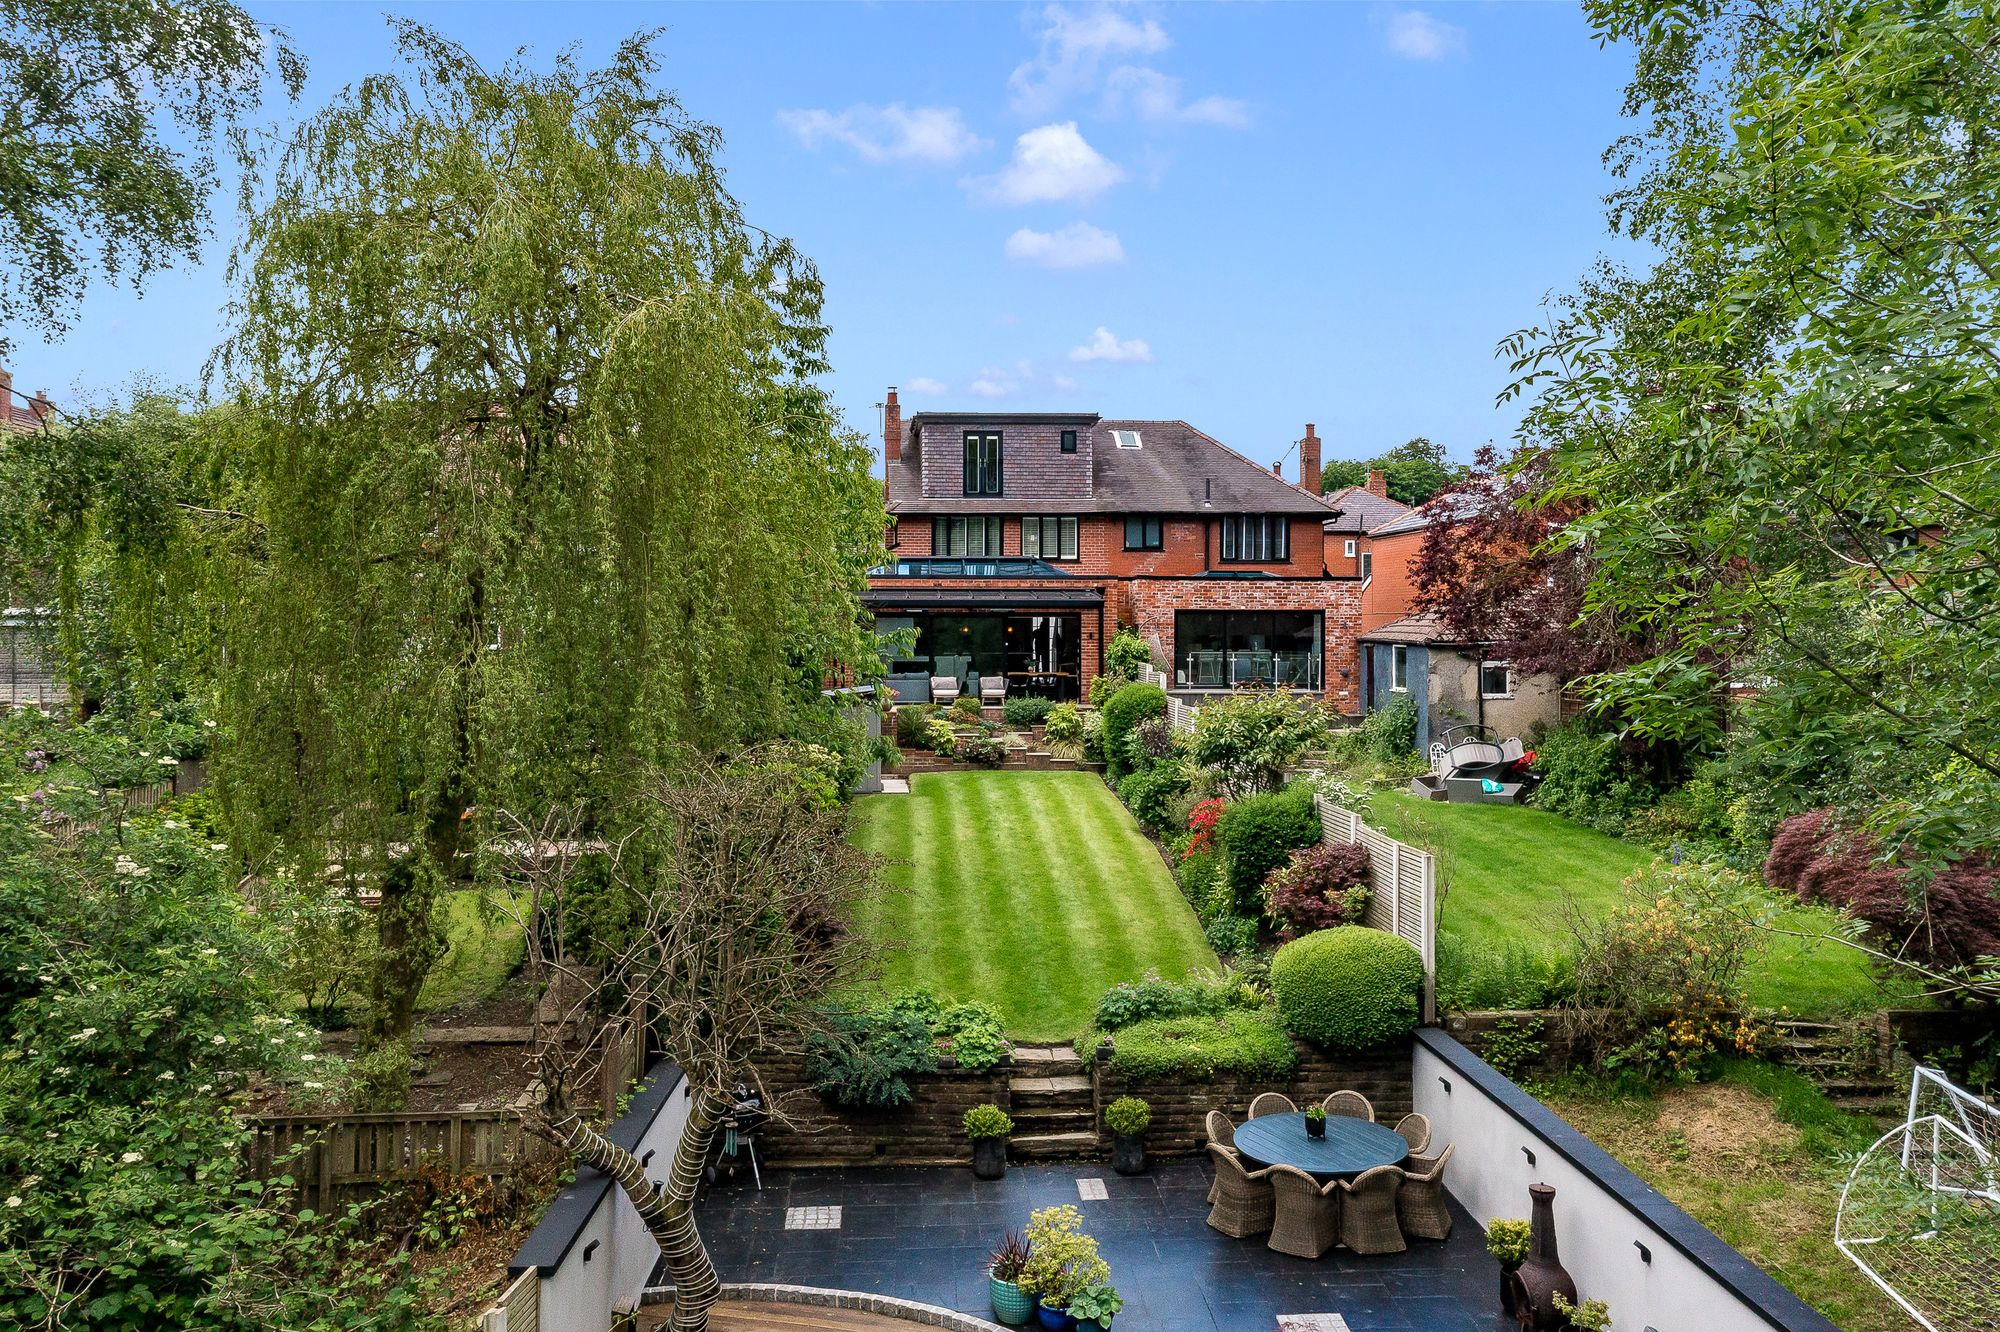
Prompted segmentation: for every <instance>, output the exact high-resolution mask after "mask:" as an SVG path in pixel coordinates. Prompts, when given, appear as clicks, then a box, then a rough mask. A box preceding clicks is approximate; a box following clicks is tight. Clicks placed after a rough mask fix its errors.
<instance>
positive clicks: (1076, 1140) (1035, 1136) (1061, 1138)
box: [1007, 1133, 1098, 1161]
mask: <svg viewBox="0 0 2000 1332" xmlns="http://www.w3.org/2000/svg"><path fill="white" fill-rule="evenodd" d="M1007 1146H1008V1149H1009V1152H1010V1154H1011V1155H1012V1156H1013V1157H1014V1158H1015V1159H1016V1160H1021V1161H1048V1160H1053V1159H1055V1158H1057V1157H1065V1156H1095V1155H1097V1152H1098V1146H1097V1135H1096V1134H1095V1133H1030V1134H1025V1135H1017V1136H1015V1137H1013V1138H1011V1139H1009V1140H1008V1143H1007Z"/></svg>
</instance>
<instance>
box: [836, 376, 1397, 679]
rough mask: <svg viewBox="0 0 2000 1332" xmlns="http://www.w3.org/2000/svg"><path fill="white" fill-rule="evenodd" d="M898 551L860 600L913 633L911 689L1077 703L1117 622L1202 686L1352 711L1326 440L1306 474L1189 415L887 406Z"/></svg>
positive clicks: (1347, 590)
mask: <svg viewBox="0 0 2000 1332" xmlns="http://www.w3.org/2000/svg"><path fill="white" fill-rule="evenodd" d="M883 446H884V449H883V451H884V455H885V471H886V480H885V487H886V490H887V496H888V506H889V513H890V518H891V522H892V524H893V527H892V531H891V533H890V537H889V544H890V552H891V554H892V555H893V556H894V557H895V558H894V560H893V562H892V563H890V564H888V565H885V566H884V567H883V568H881V569H879V570H877V571H876V572H875V574H874V575H873V576H872V577H871V579H870V580H869V581H870V587H869V591H868V592H867V594H866V596H865V600H866V602H867V604H868V606H869V608H870V609H871V610H872V611H873V612H874V614H875V617H876V625H877V627H878V628H879V629H881V630H884V631H888V630H893V629H914V630H916V632H917V642H916V646H915V648H914V650H913V651H912V652H911V653H910V655H908V656H904V657H901V658H899V659H898V660H897V661H896V662H895V663H894V664H893V666H892V675H891V686H892V688H894V689H895V690H896V691H897V694H898V696H899V697H903V698H909V697H912V696H915V697H924V696H926V692H925V691H927V689H928V685H927V683H926V680H927V677H929V676H931V675H952V676H956V677H958V678H959V679H960V680H961V681H964V682H966V683H967V685H968V686H970V685H971V682H973V681H974V680H975V679H976V678H977V677H980V676H989V675H1002V674H1004V675H1005V676H1007V677H1008V681H1009V690H1010V692H1014V693H1035V694H1046V695H1051V696H1054V697H1058V698H1076V697H1079V696H1080V695H1081V694H1083V693H1084V691H1086V690H1087V689H1088V687H1089V683H1090V680H1091V679H1092V678H1093V677H1094V676H1096V675H1098V674H1099V673H1100V672H1101V671H1102V669H1103V664H1104V658H1103V653H1104V645H1105V643H1106V641H1107V640H1108V638H1109V636H1110V635H1111V634H1112V633H1113V632H1114V631H1115V630H1116V629H1117V628H1118V626H1120V625H1131V626H1133V627H1135V628H1136V629H1137V630H1138V632H1139V633H1140V635H1141V636H1142V637H1144V638H1145V639H1146V641H1147V642H1148V643H1149V644H1150V645H1151V646H1152V647H1153V648H1154V649H1155V651H1156V652H1157V653H1158V654H1159V657H1160V659H1161V660H1163V661H1166V662H1168V663H1170V671H1171V675H1172V679H1173V687H1174V688H1175V689H1176V690H1177V691H1187V692H1189V693H1191V694H1193V693H1199V692H1201V691H1206V690H1224V689H1229V688H1231V687H1234V686H1237V685H1245V684H1252V683H1256V684H1266V685H1275V686H1277V687H1281V688H1287V689H1296V690H1300V691H1303V692H1310V693H1316V694H1320V695H1322V696H1323V697H1324V698H1325V699H1326V700H1327V701H1328V702H1329V703H1331V704H1333V705H1334V706H1335V707H1337V708H1339V709H1340V710H1341V711H1343V712H1350V713H1351V712H1355V711H1358V709H1359V705H1360V692H1359V688H1358V684H1357V681H1356V677H1355V671H1356V657H1355V639H1356V636H1357V634H1358V632H1359V625H1360V608H1361V582H1362V580H1361V577H1360V574H1359V572H1358V571H1357V569H1356V568H1355V567H1354V565H1353V563H1352V562H1351V561H1349V562H1347V563H1346V564H1345V565H1342V566H1340V567H1333V568H1329V561H1328V559H1327V548H1326V544H1325V541H1326V532H1325V524H1326V522H1327V521H1328V519H1329V518H1333V517H1337V516H1338V510H1337V508H1336V506H1332V505H1329V504H1328V502H1327V500H1326V499H1325V498H1324V497H1323V496H1321V495H1320V494H1319V493H1318V490H1319V439H1318V437H1317V436H1316V435H1315V434H1314V433H1313V430H1312V427H1311V426H1308V427H1306V437H1305V439H1303V440H1301V441H1300V445H1299V461H1300V468H1301V472H1300V475H1301V477H1302V478H1303V483H1302V484H1299V485H1294V484H1292V483H1290V482H1288V481H1286V480H1285V479H1284V477H1283V476H1282V474H1280V473H1279V471H1278V468H1277V467H1276V466H1275V465H1274V466H1273V467H1272V468H1271V469H1270V470H1269V471H1266V470H1265V469H1264V468H1262V467H1260V466H1258V465H1257V464H1256V463H1255V462H1252V461H1251V460H1250V459H1248V458H1246V457H1244V456H1243V455H1242V454H1240V453H1237V452H1236V451H1235V450H1233V449H1231V448H1229V447H1228V446H1226V445H1224V444H1222V443H1221V442H1220V441H1218V440H1216V439H1214V438H1212V437H1210V436H1208V435H1206V434H1203V433H1202V432H1201V431H1199V430H1197V429H1195V428H1194V427H1193V426H1191V425H1188V424H1187V423H1186V422H1184V421H1107V420H1104V419H1102V418H1100V417H1098V416H1097V415H1096V414H1094V413H1061V412H1048V413H1041V412H975V413H967V412H920V413H917V414H916V415H914V416H912V417H910V418H909V419H908V420H907V421H905V419H904V418H903V415H902V409H901V407H900V406H899V405H898V403H897V400H896V392H895V390H894V389H891V390H890V391H889V396H888V401H887V403H886V404H885V408H884V414H883Z"/></svg>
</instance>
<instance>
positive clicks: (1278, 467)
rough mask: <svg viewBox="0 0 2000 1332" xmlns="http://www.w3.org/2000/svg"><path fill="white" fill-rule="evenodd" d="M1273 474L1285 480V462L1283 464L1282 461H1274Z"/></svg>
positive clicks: (1272, 465)
mask: <svg viewBox="0 0 2000 1332" xmlns="http://www.w3.org/2000/svg"><path fill="white" fill-rule="evenodd" d="M1271 475H1272V476H1275V477H1277V478H1278V479H1279V480H1280V481H1282V480H1284V479H1285V468H1284V464H1282V463H1272V464H1271Z"/></svg>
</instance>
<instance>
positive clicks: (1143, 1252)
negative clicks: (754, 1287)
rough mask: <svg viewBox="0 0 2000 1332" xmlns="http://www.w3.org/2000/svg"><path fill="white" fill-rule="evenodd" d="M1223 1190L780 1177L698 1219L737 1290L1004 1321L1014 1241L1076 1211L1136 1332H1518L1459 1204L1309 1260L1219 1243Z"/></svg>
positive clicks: (1044, 1169) (1178, 1171)
mask: <svg viewBox="0 0 2000 1332" xmlns="http://www.w3.org/2000/svg"><path fill="white" fill-rule="evenodd" d="M1079 1180H1102V1181H1103V1183H1104V1193H1105V1197H1104V1199H1103V1200H1102V1201H1086V1200H1084V1199H1083V1197H1082V1196H1081V1194H1080V1192H1079V1190H1078V1187H1077V1181H1079ZM1208 1184H1209V1172H1208V1166H1207V1163H1206V1162H1205V1161H1201V1160H1173V1161H1158V1162H1155V1163H1154V1164H1153V1167H1152V1170H1151V1172H1150V1173H1148V1174H1146V1175H1141V1176H1137V1177H1134V1178H1126V1177H1124V1176H1121V1175H1117V1174H1114V1173H1113V1172H1112V1170H1111V1168H1110V1167H1109V1166H1108V1165H1096V1164H1092V1165H1047V1166H1014V1167H1011V1168H1009V1170H1008V1171H1007V1176H1006V1178H1005V1179H1001V1180H995V1181H982V1180H976V1179H974V1178H973V1177H972V1172H971V1171H970V1170H968V1169H965V1168H963V1167H959V1168H951V1167H937V1168H927V1167H908V1168H898V1167H876V1168H857V1169H845V1170H836V1169H824V1170H766V1171H765V1172H764V1189H763V1192H761V1193H759V1192H758V1191H757V1190H756V1188H755V1187H754V1185H753V1184H752V1183H751V1180H750V1174H749V1172H748V1171H747V1170H743V1171H739V1172H738V1173H737V1177H736V1178H735V1179H734V1180H729V1179H723V1180H719V1181H718V1182H717V1183H716V1184H715V1185H714V1186H713V1187H712V1188H711V1189H710V1190H709V1191H708V1193H707V1194H705V1195H704V1197H703V1199H702V1201H701V1203H700V1208H699V1212H698V1218H699V1222H700V1225H701V1231H702V1234H703V1236H704V1237H705V1238H706V1239H707V1240H708V1244H709V1251H710V1252H711V1253H712V1254H713V1255H714V1256H715V1262H716V1266H717V1267H718V1268H719V1269H720V1271H721V1274H722V1279H723V1280H724V1281H728V1282H780V1283H788V1284H797V1285H808V1286H829V1287H835V1288H839V1289H844V1290H859V1291H868V1292H871V1293H875V1294H881V1295H895V1296H900V1297H902V1298H904V1299H913V1300H921V1301H924V1302H926V1303H930V1304H940V1305H945V1306H947V1307H949V1308H953V1309H958V1310H962V1311H964V1312H967V1313H974V1314H978V1315H980V1316H982V1317H986V1318H991V1317H992V1306H991V1304H990V1303H989V1301H988V1298H987V1285H986V1275H985V1268H986V1256H987V1254H988V1253H989V1252H990V1251H991V1250H992V1248H993V1246H994V1245H995V1244H997V1243H998V1242H999V1240H1000V1235H1001V1232H1002V1231H1003V1230H1008V1229H1014V1230H1019V1229H1022V1228H1023V1227H1025V1226H1026V1224H1027V1221H1028V1213H1029V1212H1030V1211H1031V1210H1033V1209H1034V1208H1037V1207H1047V1206H1051V1205H1053V1204H1056V1203H1074V1204H1075V1205H1076V1206H1077V1208H1078V1209H1079V1210H1080V1211H1081V1212H1082V1213H1083V1218H1084V1229H1085V1230H1087V1231H1089V1232H1090V1233H1091V1234H1092V1235H1095V1236H1096V1237H1097V1241H1098V1245H1099V1248H1100V1250H1101V1251H1102V1253H1103V1255H1104V1258H1105V1260H1106V1261H1107V1262H1109V1263H1110V1264H1111V1280H1112V1284H1113V1285H1115V1286H1117V1287H1118V1290H1119V1293H1120V1294H1122V1295H1123V1296H1124V1297H1125V1311H1124V1313H1123V1314H1121V1315H1120V1316H1119V1318H1118V1327H1119V1328H1120V1329H1121V1330H1122V1332H1142V1330H1143V1329H1158V1330H1160V1332H1183V1330H1187V1332H1276V1329H1277V1326H1278V1318H1279V1316H1281V1315H1298V1314H1339V1315H1340V1316H1341V1317H1342V1318H1344V1319H1345V1320H1346V1325H1347V1327H1349V1328H1350V1329H1352V1332H1372V1330H1374V1329H1382V1330H1384V1332H1503V1330H1504V1329H1508V1328H1510V1327H1511V1326H1512V1325H1511V1324H1510V1323H1509V1322H1507V1321H1506V1320H1505V1319H1503V1318H1502V1317H1501V1316H1500V1308H1499V1304H1500V1301H1499V1287H1500V1268H1499V1264H1497V1263H1495V1262H1494V1261H1493V1259H1492V1258H1490V1257H1488V1256H1487V1254H1486V1250H1485V1246H1484V1242H1483V1235H1482V1232H1481V1229H1480V1227H1479V1225H1478V1224H1477V1223H1476V1222H1474V1221H1473V1220H1472V1219H1471V1218H1470V1217H1468V1216H1467V1215H1466V1214H1465V1213H1464V1211H1463V1210H1462V1209H1460V1208H1459V1207H1458V1205H1457V1204H1456V1203H1454V1204H1452V1213H1453V1216H1454V1219H1455V1224H1454V1225H1453V1227H1452V1233H1451V1238H1450V1239H1449V1240H1446V1241H1444V1242H1442V1243H1440V1242H1438V1241H1435V1240H1413V1241H1411V1245H1410V1248H1409V1249H1408V1250H1407V1251H1406V1252H1403V1253H1398V1254H1387V1255H1382V1256H1376V1257H1365V1256H1362V1255H1360V1254H1354V1253H1350V1252H1348V1251H1347V1250H1346V1249H1340V1248H1336V1249H1333V1250H1331V1251H1329V1252H1328V1253H1327V1254H1326V1255H1325V1256H1324V1257H1322V1258H1320V1259H1318V1260H1307V1259H1301V1258H1293V1257H1289V1256H1287V1255H1285V1254H1280V1253H1273V1252H1271V1250H1270V1249H1268V1248H1266V1247H1265V1245H1264V1241H1263V1239H1262V1238H1261V1237H1260V1238H1258V1239H1252V1240H1234V1239H1230V1238H1229V1237H1228V1236H1226V1235H1222V1234H1220V1233H1218V1232H1216V1231H1213V1230H1210V1229H1209V1228H1208V1226H1207V1224H1206V1218H1207V1216H1208V1206H1207V1204H1206V1203H1205V1202H1204V1201H1203V1199H1204V1197H1205V1196H1206V1194H1207V1192H1208ZM1089 1191H1090V1192H1095V1189H1091V1190H1089ZM835 1207H838V1208H839V1209H840V1211H839V1228H838V1229H799V1228H792V1229H787V1228H786V1218H787V1214H788V1212H789V1213H791V1214H792V1215H793V1216H794V1218H795V1220H794V1225H795V1226H796V1218H797V1216H798V1215H800V1214H799V1213H798V1212H796V1211H794V1209H801V1208H810V1209H832V1208H835ZM810 1215H812V1216H813V1217H814V1218H815V1219H816V1220H823V1218H824V1217H825V1216H826V1212H825V1211H821V1210H815V1211H814V1212H812V1213H810ZM1306 1326H1312V1325H1311V1324H1306ZM1323 1326H1330V1327H1339V1326H1340V1324H1339V1323H1335V1322H1331V1321H1329V1322H1327V1323H1326V1324H1323Z"/></svg>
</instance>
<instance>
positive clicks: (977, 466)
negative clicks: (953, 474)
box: [960, 430, 1007, 495]
mask: <svg viewBox="0 0 2000 1332" xmlns="http://www.w3.org/2000/svg"><path fill="white" fill-rule="evenodd" d="M1006 449H1007V445H1006V440H1005V438H1004V437H1003V436H1002V434H1001V433H1000V432H999V431H998V430H968V431H966V432H965V459H964V470H963V473H962V475H961V477H960V479H961V480H962V481H963V482H964V487H965V493H966V494H968V495H1004V494H1006V493H1007V467H1006V457H1007V453H1006Z"/></svg>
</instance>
